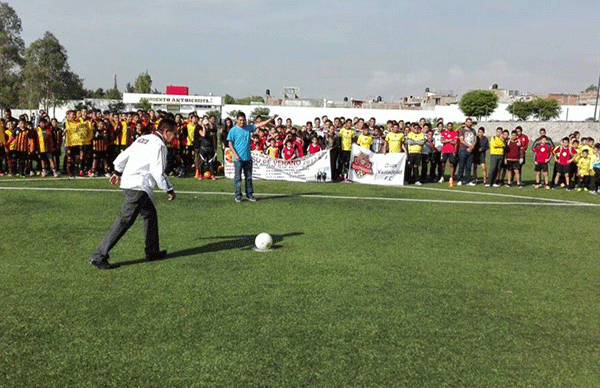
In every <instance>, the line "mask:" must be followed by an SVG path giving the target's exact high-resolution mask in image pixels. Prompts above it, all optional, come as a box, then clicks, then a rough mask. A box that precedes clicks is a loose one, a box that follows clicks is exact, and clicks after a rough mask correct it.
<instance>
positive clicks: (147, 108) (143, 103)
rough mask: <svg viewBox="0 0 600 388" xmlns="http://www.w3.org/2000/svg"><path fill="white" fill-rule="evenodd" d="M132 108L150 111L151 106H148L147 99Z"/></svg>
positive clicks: (141, 100)
mask: <svg viewBox="0 0 600 388" xmlns="http://www.w3.org/2000/svg"><path fill="white" fill-rule="evenodd" d="M133 106H134V107H135V109H143V110H145V111H148V110H150V109H152V104H150V101H148V99H147V98H142V99H140V102H138V103H137V104H134V105H133Z"/></svg>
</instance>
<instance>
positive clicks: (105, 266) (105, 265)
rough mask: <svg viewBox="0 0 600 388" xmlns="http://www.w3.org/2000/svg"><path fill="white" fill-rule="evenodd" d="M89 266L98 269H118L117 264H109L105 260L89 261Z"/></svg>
mask: <svg viewBox="0 0 600 388" xmlns="http://www.w3.org/2000/svg"><path fill="white" fill-rule="evenodd" d="M90 264H91V265H93V266H94V267H96V268H98V269H113V268H118V267H119V264H111V263H109V262H108V261H106V260H90Z"/></svg>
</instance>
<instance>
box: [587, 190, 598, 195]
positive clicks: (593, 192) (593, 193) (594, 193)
mask: <svg viewBox="0 0 600 388" xmlns="http://www.w3.org/2000/svg"><path fill="white" fill-rule="evenodd" d="M589 193H590V194H592V195H598V193H596V192H595V191H590V192H589Z"/></svg>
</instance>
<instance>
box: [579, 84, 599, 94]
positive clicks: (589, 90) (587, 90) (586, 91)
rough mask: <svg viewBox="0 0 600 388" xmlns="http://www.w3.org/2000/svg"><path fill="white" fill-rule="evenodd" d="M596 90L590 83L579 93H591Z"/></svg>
mask: <svg viewBox="0 0 600 388" xmlns="http://www.w3.org/2000/svg"><path fill="white" fill-rule="evenodd" d="M597 91H598V87H597V86H596V85H594V84H591V85H590V86H588V87H587V88H586V89H585V90H584V91H582V92H581V93H591V92H597Z"/></svg>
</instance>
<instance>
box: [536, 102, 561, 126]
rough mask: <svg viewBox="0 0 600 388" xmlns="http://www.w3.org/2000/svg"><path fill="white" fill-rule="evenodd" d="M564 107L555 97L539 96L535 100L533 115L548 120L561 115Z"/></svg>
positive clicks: (541, 119)
mask: <svg viewBox="0 0 600 388" xmlns="http://www.w3.org/2000/svg"><path fill="white" fill-rule="evenodd" d="M561 111H562V108H561V106H560V104H559V103H558V101H557V100H555V99H553V98H539V99H537V100H534V101H533V116H534V117H535V118H536V119H538V120H540V121H548V120H552V119H555V118H557V117H559V116H560V112H561Z"/></svg>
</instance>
